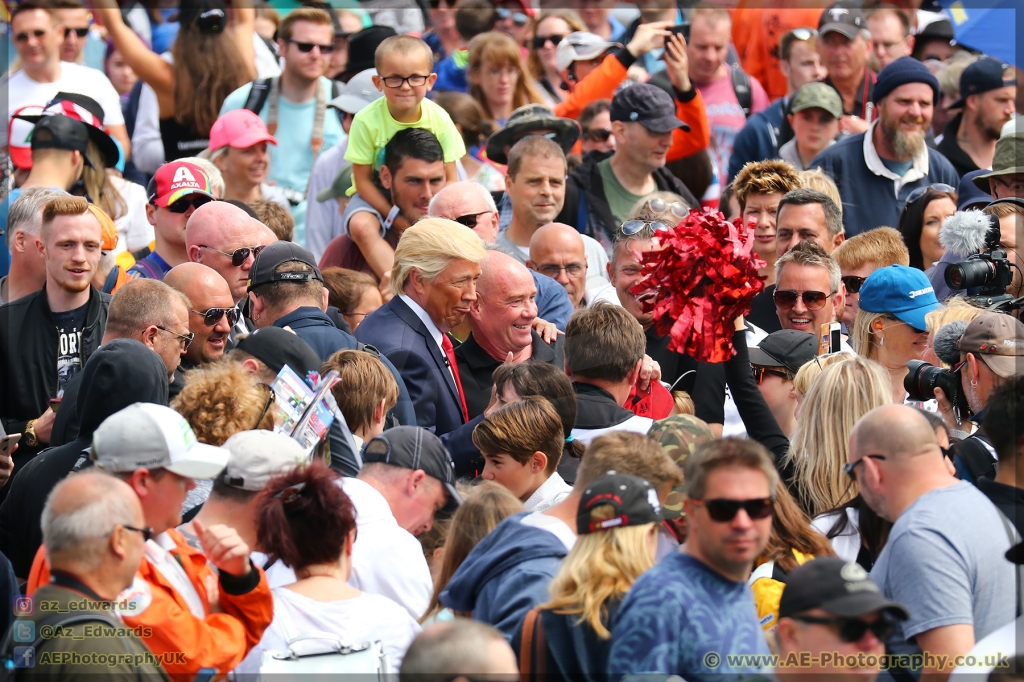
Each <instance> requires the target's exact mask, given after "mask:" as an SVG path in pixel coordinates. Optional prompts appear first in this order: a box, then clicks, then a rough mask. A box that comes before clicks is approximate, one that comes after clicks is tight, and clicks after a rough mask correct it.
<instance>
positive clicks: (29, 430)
mask: <svg viewBox="0 0 1024 682" xmlns="http://www.w3.org/2000/svg"><path fill="white" fill-rule="evenodd" d="M25 445H27V446H29V447H30V448H34V447H36V446H37V445H39V438H37V437H36V420H35V419H29V420H28V423H27V424H25Z"/></svg>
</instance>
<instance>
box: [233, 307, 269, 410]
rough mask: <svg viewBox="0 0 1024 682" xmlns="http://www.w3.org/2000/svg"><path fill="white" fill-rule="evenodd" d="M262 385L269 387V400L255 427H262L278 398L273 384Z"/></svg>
mask: <svg viewBox="0 0 1024 682" xmlns="http://www.w3.org/2000/svg"><path fill="white" fill-rule="evenodd" d="M232 310H233V308H232ZM260 386H262V387H263V388H265V389H267V402H266V403H265V404H264V405H263V411H262V412H260V418H259V419H257V420H256V426H254V427H252V428H253V429H258V428H260V422H262V421H263V418H264V417H266V416H267V411H268V410H270V406H271V405H273V404H274V401H275V400H277V393H275V392H274V387H273V386H271V385H270V384H260Z"/></svg>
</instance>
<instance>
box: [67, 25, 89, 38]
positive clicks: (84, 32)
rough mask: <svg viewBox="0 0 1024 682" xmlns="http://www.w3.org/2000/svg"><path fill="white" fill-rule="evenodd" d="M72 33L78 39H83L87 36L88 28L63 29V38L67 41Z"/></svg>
mask: <svg viewBox="0 0 1024 682" xmlns="http://www.w3.org/2000/svg"><path fill="white" fill-rule="evenodd" d="M72 33H74V34H75V35H76V36H78V37H79V38H84V37H86V36H87V35H89V27H88V26H86V27H85V28H65V29H64V38H65V39H67V38H68V37H70V36H71V34H72Z"/></svg>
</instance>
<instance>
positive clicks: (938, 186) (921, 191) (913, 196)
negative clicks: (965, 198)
mask: <svg viewBox="0 0 1024 682" xmlns="http://www.w3.org/2000/svg"><path fill="white" fill-rule="evenodd" d="M930 189H933V190H935V191H936V192H955V191H956V187H951V186H950V185H947V184H946V183H944V182H936V183H933V184H931V185H926V186H925V187H918V188H917V189H915V190H914V191H913V192H911V193H910V194H908V195H907V203H905V204H904V205H903V210H904V211H905V210H907V209H908V208H910V205H911V204H913V203H914V202H915V201H917V200H919V199H920V198H921V197H923V196H924V195H925V194H927V193H928V190H930Z"/></svg>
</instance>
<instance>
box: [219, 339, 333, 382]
mask: <svg viewBox="0 0 1024 682" xmlns="http://www.w3.org/2000/svg"><path fill="white" fill-rule="evenodd" d="M235 350H240V351H242V352H243V353H248V354H249V355H251V356H253V357H254V358H256V359H257V360H259V361H260V362H262V363H263V364H264V365H266V366H267V367H269V368H270V369H271V370H273V371H274V372H280V371H281V368H282V367H284V366H285V365H288V366H289V367H291V368H292V371H294V372H295V373H296V374H298V375H299V376H300V377H302V379H303V380H304V381H305V382H306V383H307V384H309V385H310V386H312V385H314V384H315V383H316V381H317V380H319V374H320V367H321V366H322V365H323V362H322V361H321V360H320V356H319V355H317V354H316V351H314V350H313V349H312V348H311V347H310V346H309V344H308V343H306V342H305V341H303V340H302V337H300V336H298V335H297V334H295V333H293V332H290V331H288V330H287V329H281V328H280V327H264V328H263V329H257V330H256V331H254V332H253V333H251V334H249V335H248V336H244V337H242V338H241V339H239V340H238V341H237V342H236V343H235ZM313 374H316V375H317V380H312V379H313V378H314V377H313V376H312V375H313Z"/></svg>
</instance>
